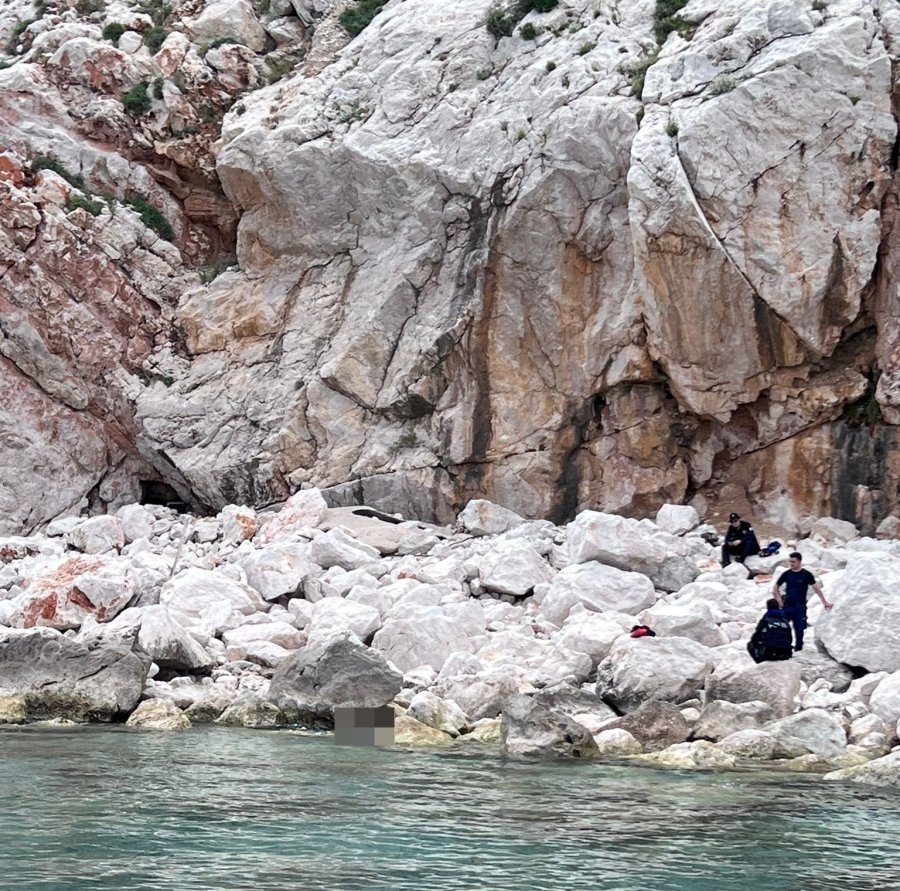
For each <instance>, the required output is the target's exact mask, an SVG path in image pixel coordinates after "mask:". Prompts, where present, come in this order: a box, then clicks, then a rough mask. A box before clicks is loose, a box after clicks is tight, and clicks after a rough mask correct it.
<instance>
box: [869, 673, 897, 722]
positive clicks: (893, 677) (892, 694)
mask: <svg viewBox="0 0 900 891" xmlns="http://www.w3.org/2000/svg"><path fill="white" fill-rule="evenodd" d="M869 709H870V711H871V712H872V713H873V714H875V715H877V716H878V717H879V718H881V720H882V721H884V722H885V723H886V724H888V725H891V726H893V725H895V724H896V723H897V722H898V721H900V671H895V672H893V674H889V675H888V676H887V677H886V678H883V679H882V680H881V681H880V682H879V684H878V686H877V687H876V688H875V689H874V690H873V691H872V694H871V696H870V697H869Z"/></svg>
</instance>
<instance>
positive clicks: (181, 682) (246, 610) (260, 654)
mask: <svg viewBox="0 0 900 891" xmlns="http://www.w3.org/2000/svg"><path fill="white" fill-rule="evenodd" d="M890 525H891V524H890V523H888V524H885V525H884V528H885V529H886V530H887V529H889V527H890ZM710 528H711V527H708V526H703V525H701V523H700V520H699V517H698V516H697V513H696V511H695V510H694V509H693V508H691V507H681V506H675V505H665V506H664V507H663V508H661V509H660V511H659V513H658V514H657V516H656V518H655V519H654V520H649V519H644V520H640V521H638V520H634V519H628V518H624V517H620V516H617V515H614V514H606V513H599V512H595V511H585V512H583V513H581V514H579V515H578V516H577V517H576V519H575V520H574V521H573V522H571V523H570V524H568V525H567V526H565V527H557V526H554V525H553V524H551V523H550V522H548V521H529V520H524V519H523V518H521V517H519V516H518V515H516V514H514V513H512V512H511V511H508V510H506V509H504V508H501V507H498V506H497V505H494V504H492V503H490V502H487V501H473V502H470V504H469V505H468V506H467V507H466V509H465V510H464V511H463V512H462V513H461V514H460V516H459V518H458V520H457V523H456V525H455V526H454V527H439V526H432V525H429V524H424V523H420V522H417V521H400V520H399V519H397V518H394V517H390V516H387V515H383V514H379V513H378V512H377V511H372V510H370V509H367V508H352V507H345V508H329V507H328V506H327V505H326V502H325V500H324V499H323V497H322V495H321V493H320V492H319V491H318V490H317V489H307V490H302V491H300V492H298V493H297V494H296V495H294V496H292V497H291V498H290V499H289V500H288V501H287V502H286V503H285V504H284V505H283V506H282V508H281V509H280V510H278V511H277V512H276V511H268V512H265V511H262V512H257V511H254V510H252V509H250V508H247V507H238V506H229V507H226V508H225V509H224V510H222V511H221V512H220V513H219V514H218V515H217V516H215V517H205V518H201V517H194V516H188V515H180V514H177V513H175V512H174V511H173V510H171V509H169V508H167V507H163V506H157V505H137V504H134V505H128V506H126V507H123V508H120V509H119V510H118V511H117V512H116V514H115V515H101V516H95V517H91V518H87V519H85V518H77V517H76V518H65V519H60V520H56V521H54V522H53V523H51V524H50V525H49V526H48V527H47V528H46V530H45V531H44V532H43V533H41V534H36V535H32V536H28V537H25V536H10V537H5V538H0V724H27V723H32V722H38V721H53V722H56V723H60V722H70V721H75V722H108V721H126V723H127V725H128V726H131V727H136V728H147V729H170V730H176V729H186V728H189V727H190V726H191V725H192V724H201V723H210V722H217V723H219V724H223V725H229V726H241V727H250V728H260V729H263V728H266V729H269V728H280V727H304V728H309V729H313V730H328V729H330V728H332V727H333V709H334V708H337V707H346V706H355V707H378V706H383V705H389V704H391V705H393V707H394V708H395V710H396V712H397V718H396V744H397V745H400V746H446V745H464V744H467V743H471V742H475V743H480V744H481V745H482V746H489V747H492V748H494V749H496V751H498V753H501V754H503V755H506V756H516V757H518V756H550V757H581V758H608V759H622V758H627V759H630V760H632V761H634V762H635V763H640V764H647V765H652V766H664V767H676V768H701V769H702V768H716V769H727V768H734V767H738V766H740V765H742V764H745V763H751V764H757V765H759V764H761V763H765V764H771V765H775V764H776V763H777V764H778V766H779V767H783V768H787V769H791V770H800V771H806V772H815V773H823V774H824V775H825V777H826V778H828V779H852V780H857V781H860V782H867V783H874V784H884V785H893V786H896V785H900V746H898V745H897V743H898V733H900V593H898V592H900V541H896V540H894V539H887V538H885V539H872V538H865V537H860V536H858V535H857V532H856V530H855V529H854V528H853V527H852V526H851V525H850V524H848V523H844V522H842V521H838V520H833V519H829V518H825V519H821V520H818V521H816V522H814V523H811V524H810V527H809V535H808V536H807V537H806V538H804V539H803V540H800V541H798V542H796V543H795V544H796V546H797V547H798V549H799V550H800V551H801V552H802V553H803V554H804V558H805V561H806V563H805V565H807V566H808V568H810V569H811V570H812V571H813V572H814V573H815V574H816V576H817V577H818V578H819V579H820V580H821V581H822V583H823V586H824V588H825V590H826V592H827V595H828V598H829V600H831V601H833V602H834V604H835V606H834V609H833V610H832V611H831V612H830V613H827V614H826V613H823V612H822V610H821V607H820V606H819V605H818V603H815V604H811V605H810V621H811V626H812V627H811V628H810V629H809V632H808V637H807V646H806V648H805V649H804V651H803V652H802V653H799V654H797V655H796V656H795V658H794V659H792V660H790V661H789V662H770V663H763V664H759V665H757V664H755V663H754V662H753V661H752V660H751V659H750V657H749V656H748V654H747V652H746V642H747V640H748V639H749V636H750V634H751V633H752V630H753V628H754V627H755V624H756V621H757V620H758V618H759V616H760V615H761V614H762V611H763V608H764V604H765V600H766V598H767V596H768V594H769V591H770V590H771V582H770V581H769V579H770V578H771V574H772V573H773V572H775V571H780V568H781V567H783V566H786V562H787V553H788V550H789V548H784V549H782V551H781V554H780V555H777V556H774V557H768V558H750V559H749V560H748V562H747V566H744V565H741V564H732V565H731V566H728V567H725V568H723V567H722V566H721V565H720V563H719V562H718V560H717V553H718V552H717V549H716V548H714V547H713V546H711V545H710V544H709V543H708V542H707V541H706V540H705V539H704V538H703V537H702V533H704V532H706V531H709V530H710ZM638 623H646V624H648V625H650V626H651V627H652V628H654V629H655V631H656V632H657V636H656V637H652V638H638V639H635V638H632V637H630V635H629V633H628V632H629V629H630V628H631V627H632V626H633V625H635V624H638Z"/></svg>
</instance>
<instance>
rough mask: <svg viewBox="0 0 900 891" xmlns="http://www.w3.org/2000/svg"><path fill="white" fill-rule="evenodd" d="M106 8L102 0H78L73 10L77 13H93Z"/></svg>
mask: <svg viewBox="0 0 900 891" xmlns="http://www.w3.org/2000/svg"><path fill="white" fill-rule="evenodd" d="M105 8H106V4H105V3H104V2H103V0H78V2H77V3H76V4H75V11H76V12H77V13H78V14H79V15H93V14H94V13H95V12H100V11H102V10H103V9H105Z"/></svg>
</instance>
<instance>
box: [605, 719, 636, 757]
mask: <svg viewBox="0 0 900 891" xmlns="http://www.w3.org/2000/svg"><path fill="white" fill-rule="evenodd" d="M594 742H595V743H596V744H597V753H598V755H599V757H601V758H622V757H625V756H628V755H640V754H641V753H642V752H643V751H644V748H643V746H642V745H641V744H640V743H639V742H638V741H637V740H636V739H635V738H634V737H633V736H632V735H631V734H630V733H629V732H628V731H627V730H623V729H622V728H620V727H618V728H614V729H612V730H601V731H600V732H599V733H596V734H594Z"/></svg>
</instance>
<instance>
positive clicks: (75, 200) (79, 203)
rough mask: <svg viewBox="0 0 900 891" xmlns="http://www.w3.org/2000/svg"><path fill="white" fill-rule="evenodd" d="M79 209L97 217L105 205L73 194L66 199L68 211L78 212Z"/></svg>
mask: <svg viewBox="0 0 900 891" xmlns="http://www.w3.org/2000/svg"><path fill="white" fill-rule="evenodd" d="M79 208H80V209H81V210H86V211H87V212H88V213H89V214H90V215H91V216H94V217H96V216H97V215H98V214H99V213H100V211H101V210H103V204H102V203H101V202H100V201H92V200H91V199H90V198H87V197H85V196H84V195H77V194H75V193H74V192H73V193H72V194H71V195H69V197H68V198H66V210H78V209H79Z"/></svg>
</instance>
